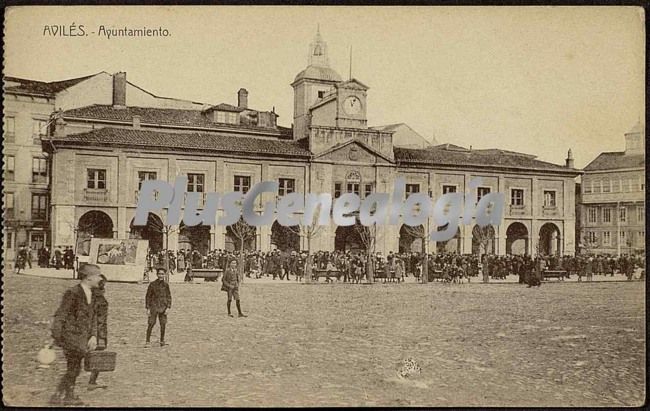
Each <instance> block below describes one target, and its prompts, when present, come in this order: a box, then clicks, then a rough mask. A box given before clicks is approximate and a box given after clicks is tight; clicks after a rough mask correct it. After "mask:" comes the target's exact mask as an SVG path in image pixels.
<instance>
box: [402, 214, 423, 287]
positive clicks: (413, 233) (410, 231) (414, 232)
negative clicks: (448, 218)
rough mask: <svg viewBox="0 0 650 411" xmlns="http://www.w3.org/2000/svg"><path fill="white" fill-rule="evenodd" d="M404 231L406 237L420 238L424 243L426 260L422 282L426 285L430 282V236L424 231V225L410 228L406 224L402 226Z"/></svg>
mask: <svg viewBox="0 0 650 411" xmlns="http://www.w3.org/2000/svg"><path fill="white" fill-rule="evenodd" d="M402 230H404V232H405V233H406V235H408V236H410V237H412V238H418V239H420V240H421V241H422V254H423V255H424V258H423V260H422V277H421V278H422V280H421V281H422V282H423V283H426V282H427V281H428V280H429V252H428V250H427V242H428V241H429V235H428V234H427V232H426V231H425V230H424V226H423V225H418V226H410V225H407V224H404V225H403V226H402Z"/></svg>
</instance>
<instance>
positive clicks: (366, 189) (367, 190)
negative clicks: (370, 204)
mask: <svg viewBox="0 0 650 411" xmlns="http://www.w3.org/2000/svg"><path fill="white" fill-rule="evenodd" d="M370 194H372V184H365V185H364V186H363V198H366V197H368V196H369V195H370Z"/></svg>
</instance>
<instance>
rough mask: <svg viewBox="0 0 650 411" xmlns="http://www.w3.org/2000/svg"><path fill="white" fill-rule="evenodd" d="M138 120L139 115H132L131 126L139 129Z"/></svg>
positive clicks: (139, 118)
mask: <svg viewBox="0 0 650 411" xmlns="http://www.w3.org/2000/svg"><path fill="white" fill-rule="evenodd" d="M140 120H141V117H140V116H138V115H135V116H133V128H135V129H139V128H140Z"/></svg>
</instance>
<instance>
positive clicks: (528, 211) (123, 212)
mask: <svg viewBox="0 0 650 411" xmlns="http://www.w3.org/2000/svg"><path fill="white" fill-rule="evenodd" d="M309 47H310V48H309V50H310V52H309V60H308V62H307V67H306V68H305V69H304V70H302V71H301V72H300V73H298V74H297V75H296V77H295V79H294V81H293V82H292V83H291V87H293V90H294V109H293V122H292V123H293V124H292V127H291V128H286V127H282V126H280V125H278V117H279V114H278V113H276V112H275V110H274V109H270V110H269V109H263V108H259V107H258V108H252V107H249V105H248V91H247V90H246V89H244V88H241V89H239V90H238V91H237V92H236V94H235V93H233V96H236V105H235V104H230V103H228V102H224V103H220V104H216V105H206V106H197V107H193V106H192V107H160V106H158V107H154V106H147V105H144V104H134V105H130V104H127V102H128V98H127V93H129V90H127V89H126V88H125V81H122V79H121V78H120V76H115V77H114V81H113V99H112V101H111V102H110V104H90V105H87V106H83V107H76V108H72V109H68V110H62V111H60V112H57V113H55V114H54V115H53V117H52V127H51V130H50V133H49V135H48V136H47V138H45V139H44V140H43V150H44V151H46V152H47V153H48V154H49V156H50V158H51V170H52V171H51V180H50V196H51V198H50V215H49V222H50V225H49V229H50V233H51V242H52V245H53V246H59V245H61V246H63V245H72V244H75V243H76V244H77V245H78V249H79V252H80V254H83V253H84V252H86V249H85V248H84V246H83V245H82V244H83V243H84V242H86V243H87V240H88V239H89V238H91V237H96V238H145V239H148V240H149V244H150V248H151V249H153V250H156V249H161V248H165V247H168V248H169V249H180V248H192V249H197V250H199V251H200V252H202V253H206V252H208V251H209V250H213V249H235V248H236V247H237V246H238V242H239V241H241V240H240V239H239V237H238V236H237V235H236V233H234V232H233V228H232V227H230V226H227V227H223V226H218V225H215V226H193V227H188V226H185V225H184V224H183V223H181V224H180V225H178V226H168V225H166V221H167V214H166V213H167V210H166V209H163V210H162V211H161V212H158V213H151V214H150V215H149V219H148V223H147V225H146V226H136V225H134V224H133V219H134V215H135V210H136V205H137V201H138V195H139V189H140V187H141V185H142V182H143V181H146V180H150V179H158V180H165V181H168V182H170V183H173V181H174V180H175V178H176V176H178V175H184V176H187V178H188V183H187V189H186V191H187V192H198V193H203V194H202V195H201V197H202V198H203V199H205V193H208V192H220V193H225V192H230V191H241V192H244V193H245V192H247V191H248V190H249V189H250V188H251V187H252V186H253V185H254V184H256V183H258V182H260V181H277V182H278V184H279V190H278V192H277V193H264V194H263V195H262V196H261V197H260V199H259V200H258V201H257V202H256V204H257V207H258V211H261V210H262V208H261V205H262V204H264V203H266V202H268V201H273V200H277V199H278V198H280V197H282V196H283V195H286V194H288V193H291V192H304V193H328V192H329V193H331V194H332V197H333V198H337V197H339V196H340V195H342V194H343V193H348V192H354V193H356V194H358V195H359V196H360V197H361V198H362V199H363V198H365V197H366V196H368V195H369V194H371V193H375V192H383V193H390V192H391V190H392V188H393V185H394V182H395V179H396V178H398V177H403V178H404V179H405V180H406V193H405V197H407V196H408V195H409V194H411V193H428V194H429V196H430V197H432V198H433V200H434V201H435V200H436V199H437V198H438V197H440V196H441V195H443V194H445V193H449V192H459V193H461V192H465V191H466V190H467V189H468V183H469V181H470V180H473V179H475V178H478V177H480V178H481V180H482V184H481V185H480V186H479V187H477V188H476V194H477V197H478V198H479V199H480V198H481V197H482V196H483V195H486V194H487V193H493V192H499V193H504V194H505V201H506V204H505V209H504V220H503V222H502V224H500V225H498V226H495V227H490V228H489V229H487V230H484V231H483V232H481V230H478V229H477V226H476V224H475V222H470V221H467V222H462V224H461V225H460V227H459V229H458V231H457V233H456V236H455V237H454V238H453V239H451V240H449V241H446V242H441V243H429V244H428V250H429V252H434V253H435V252H454V253H459V254H466V253H494V254H531V255H535V254H538V253H540V254H573V253H574V252H575V249H576V244H575V179H576V177H577V176H579V175H580V174H581V171H579V170H577V169H575V168H574V167H573V159H572V158H571V154H570V153H569V156H568V158H567V160H566V163H565V164H564V165H557V164H552V163H548V162H544V161H540V160H538V159H536V158H535V156H534V155H529V154H523V153H516V152H511V151H506V150H500V149H471V148H469V149H467V148H463V147H459V146H455V145H453V144H431V145H429V144H427V143H426V142H425V143H422V139H421V138H420V139H416V140H417V141H415V140H413V141H409V140H412V139H410V138H401V139H400V141H399V143H398V142H397V141H396V140H394V134H395V127H388V126H382V125H368V121H367V113H368V111H370V110H372V107H370V106H369V105H368V100H367V96H368V93H370V92H371V90H370V88H369V86H368V85H366V84H364V82H363V81H362V80H358V79H355V78H350V79H347V80H344V79H343V78H342V77H341V76H340V75H339V74H338V73H337V72H336V71H335V70H334V69H333V68H332V67H330V64H329V61H328V49H327V44H326V43H325V41H324V40H323V39H322V37H321V35H320V33H318V34H317V35H316V38H315V39H314V41H313V42H312V43H311V44H310V46H309ZM280 114H283V113H280ZM404 127H407V126H404ZM409 129H410V128H409ZM411 131H412V130H411ZM412 134H413V133H410V134H408V133H405V134H404V135H406V136H408V135H412ZM222 213H223V210H221V209H219V210H218V215H221V214H222ZM435 229H438V227H436V225H435V222H434V221H433V219H431V220H430V221H429V222H427V224H426V227H421V229H420V231H418V230H413V229H410V228H409V227H407V226H405V225H403V224H401V223H400V224H397V225H384V226H377V227H376V234H373V237H374V239H375V244H374V251H376V252H381V253H383V254H384V255H385V254H388V253H389V252H390V251H393V252H397V251H422V249H423V247H422V244H423V243H422V238H421V236H420V235H418V233H422V232H427V233H428V232H429V231H431V230H435ZM479 237H480V238H479ZM486 237H487V239H486ZM245 243H246V244H245V247H246V248H249V249H257V250H262V251H267V250H270V249H274V248H279V249H284V250H306V249H307V248H308V247H309V248H310V249H311V250H312V251H315V250H360V249H363V248H364V243H365V240H364V238H363V235H361V234H360V230H359V229H358V228H357V227H355V226H349V227H337V226H335V225H333V224H332V225H329V226H324V227H322V229H320V230H318V232H317V233H315V234H313V235H307V234H305V230H301V229H300V228H299V227H295V228H287V227H283V226H281V225H280V224H278V223H277V222H275V223H274V224H273V225H270V226H261V227H257V228H256V231H255V236H253V237H252V238H250V239H246V241H245Z"/></svg>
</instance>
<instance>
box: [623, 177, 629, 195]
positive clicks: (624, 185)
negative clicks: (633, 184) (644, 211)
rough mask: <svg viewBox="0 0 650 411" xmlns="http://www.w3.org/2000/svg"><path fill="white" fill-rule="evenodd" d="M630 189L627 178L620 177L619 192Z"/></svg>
mask: <svg viewBox="0 0 650 411" xmlns="http://www.w3.org/2000/svg"><path fill="white" fill-rule="evenodd" d="M629 191H630V184H629V180H628V179H626V178H623V179H621V192H623V193H626V192H629Z"/></svg>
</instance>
